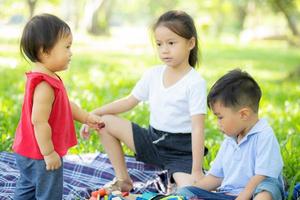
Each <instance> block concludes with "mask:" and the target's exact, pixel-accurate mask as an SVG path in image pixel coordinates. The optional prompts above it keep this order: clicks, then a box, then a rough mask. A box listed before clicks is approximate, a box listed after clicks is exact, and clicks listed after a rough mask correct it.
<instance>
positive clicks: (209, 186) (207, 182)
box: [194, 174, 223, 191]
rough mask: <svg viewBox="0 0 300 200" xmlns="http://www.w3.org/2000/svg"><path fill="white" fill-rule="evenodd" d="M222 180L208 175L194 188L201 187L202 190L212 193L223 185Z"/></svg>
mask: <svg viewBox="0 0 300 200" xmlns="http://www.w3.org/2000/svg"><path fill="white" fill-rule="evenodd" d="M222 180H223V179H222V178H219V177H216V176H213V175H211V174H208V175H206V176H204V177H203V178H201V179H200V180H198V181H197V182H196V183H195V185H194V186H196V187H199V188H201V189H204V190H207V191H212V190H216V189H217V188H218V187H219V186H220V185H221V183H222Z"/></svg>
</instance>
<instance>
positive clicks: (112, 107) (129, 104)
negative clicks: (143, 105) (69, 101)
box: [92, 94, 140, 115]
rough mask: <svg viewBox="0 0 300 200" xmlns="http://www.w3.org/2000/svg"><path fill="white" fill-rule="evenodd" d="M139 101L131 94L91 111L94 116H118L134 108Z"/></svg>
mask: <svg viewBox="0 0 300 200" xmlns="http://www.w3.org/2000/svg"><path fill="white" fill-rule="evenodd" d="M139 102H140V101H139V100H138V99H136V98H135V97H134V96H133V95H132V94H131V95H129V96H127V97H124V98H122V99H119V100H116V101H114V102H112V103H109V104H106V105H104V106H102V107H100V108H97V109H95V110H93V111H92V113H94V114H96V115H104V114H119V113H123V112H126V111H129V110H131V109H132V108H134V107H135V106H136V105H137V104H138V103H139Z"/></svg>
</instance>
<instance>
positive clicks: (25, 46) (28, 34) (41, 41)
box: [20, 14, 71, 62]
mask: <svg viewBox="0 0 300 200" xmlns="http://www.w3.org/2000/svg"><path fill="white" fill-rule="evenodd" d="M69 34H71V29H70V27H69V26H68V24H67V23H65V22H64V21H63V20H61V19H59V18H58V17H56V16H54V15H51V14H41V15H36V16H34V17H32V18H31V19H30V20H29V21H28V22H27V24H26V25H25V27H24V30H23V34H22V37H21V43H20V50H21V53H22V55H23V56H26V57H27V58H29V60H30V61H32V62H40V61H41V60H40V58H39V51H40V50H43V52H49V51H51V49H52V48H53V47H54V45H55V43H56V42H57V41H58V40H59V39H60V38H64V37H66V36H68V35H69Z"/></svg>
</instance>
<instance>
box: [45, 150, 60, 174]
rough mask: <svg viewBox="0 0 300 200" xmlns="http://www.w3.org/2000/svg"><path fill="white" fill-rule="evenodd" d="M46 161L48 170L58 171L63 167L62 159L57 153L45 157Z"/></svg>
mask: <svg viewBox="0 0 300 200" xmlns="http://www.w3.org/2000/svg"><path fill="white" fill-rule="evenodd" d="M44 160H45V163H46V169H47V170H56V169H58V168H60V166H61V159H60V156H59V155H58V154H57V153H56V151H53V152H52V153H50V154H49V155H47V156H44Z"/></svg>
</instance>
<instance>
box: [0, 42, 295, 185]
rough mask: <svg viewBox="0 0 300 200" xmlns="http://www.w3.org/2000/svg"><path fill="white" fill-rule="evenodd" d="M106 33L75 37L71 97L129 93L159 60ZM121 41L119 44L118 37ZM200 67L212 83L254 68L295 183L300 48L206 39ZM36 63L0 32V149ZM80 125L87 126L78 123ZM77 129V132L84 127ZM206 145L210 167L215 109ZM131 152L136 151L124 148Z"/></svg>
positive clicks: (89, 102)
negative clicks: (113, 41) (294, 75)
mask: <svg viewBox="0 0 300 200" xmlns="http://www.w3.org/2000/svg"><path fill="white" fill-rule="evenodd" d="M107 40H108V39H107V38H100V39H97V38H88V39H86V40H77V41H76V40H75V41H74V46H73V47H72V49H73V59H72V63H71V67H70V69H69V70H68V71H66V72H61V73H60V75H61V76H62V78H63V80H64V82H65V85H66V87H67V90H68V93H69V97H70V99H72V100H74V101H75V102H77V103H78V104H80V105H81V106H82V107H83V108H85V109H87V110H92V109H93V108H95V107H97V106H101V105H103V104H105V103H108V102H110V101H113V100H115V99H117V98H120V97H123V96H125V95H128V94H129V93H130V91H131V89H132V88H133V86H134V84H135V83H136V81H137V80H138V79H139V78H140V77H141V75H142V73H143V72H144V71H145V70H146V69H147V68H150V67H152V66H153V65H156V64H160V62H159V60H158V58H157V56H156V54H155V51H154V50H153V49H152V48H151V45H150V46H149V45H145V44H144V45H139V44H131V45H128V46H126V48H125V47H124V48H121V47H122V46H119V48H116V49H114V48H109V49H108V48H106V47H105V45H103V44H104V43H105V44H106V45H107V43H108V42H107ZM117 45H118V44H117ZM201 46H202V48H201V49H202V58H203V59H202V63H201V66H200V67H199V69H198V70H199V72H200V73H201V74H202V75H203V77H204V78H205V79H206V80H207V83H208V88H210V86H211V85H212V84H213V83H214V82H215V81H216V80H217V79H218V78H219V77H220V76H221V75H223V74H224V73H226V72H227V71H228V70H230V69H233V68H236V67H240V68H242V69H244V70H247V71H248V72H249V73H250V74H251V75H252V76H254V78H255V79H256V80H257V81H258V83H259V84H260V86H261V88H262V91H263V97H262V101H261V105H260V112H259V113H260V116H261V117H266V118H268V120H269V122H270V123H271V125H272V127H273V128H274V130H275V133H276V135H277V138H278V140H279V142H280V145H281V150H282V155H283V158H284V162H285V167H284V175H285V177H286V178H287V180H288V183H289V184H291V185H293V184H294V182H296V181H297V182H299V181H300V157H299V155H300V123H299V119H300V84H299V80H296V79H289V78H288V77H287V75H288V73H289V72H291V71H292V70H294V69H295V68H296V67H297V66H299V65H300V51H299V49H294V48H292V47H288V46H287V45H286V44H285V43H281V42H257V43H253V44H251V45H241V44H224V43H221V42H211V41H208V42H205V43H204V44H202V45H201ZM28 70H30V64H29V63H27V62H25V61H24V60H23V59H22V58H21V56H20V55H19V52H18V40H17V39H10V40H7V39H1V38H0V74H1V77H2V78H1V79H0V93H1V96H0V110H1V112H0V133H1V138H0V140H1V141H0V142H1V146H0V151H11V145H12V141H13V137H14V131H15V129H16V126H17V123H18V119H19V114H20V110H21V103H22V98H23V91H24V83H25V76H24V72H26V71H28ZM122 116H124V117H125V118H127V119H129V120H132V121H134V122H136V123H139V124H142V125H144V126H147V125H148V119H149V117H148V110H147V104H141V105H139V106H138V107H136V108H135V109H134V110H133V111H130V112H128V113H124V114H122ZM76 128H77V130H79V128H80V125H79V124H78V123H76ZM77 132H78V131H77ZM205 132H206V146H207V147H208V148H209V150H210V153H209V155H208V156H207V157H206V158H205V168H209V163H210V162H211V161H212V159H213V158H214V157H215V155H216V153H217V150H218V148H219V145H220V143H221V141H222V139H223V136H222V134H220V133H219V131H218V129H217V126H216V119H215V117H214V116H213V115H212V113H211V112H210V111H209V112H208V116H207V120H206V129H205ZM124 149H125V151H126V153H127V154H132V152H130V150H128V149H127V148H126V147H124ZM96 151H102V147H101V143H100V142H99V140H98V138H97V136H96V134H93V136H92V137H91V139H90V140H89V141H82V140H81V139H79V144H78V145H77V146H76V147H74V148H72V149H71V151H70V153H76V154H79V153H86V152H96Z"/></svg>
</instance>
